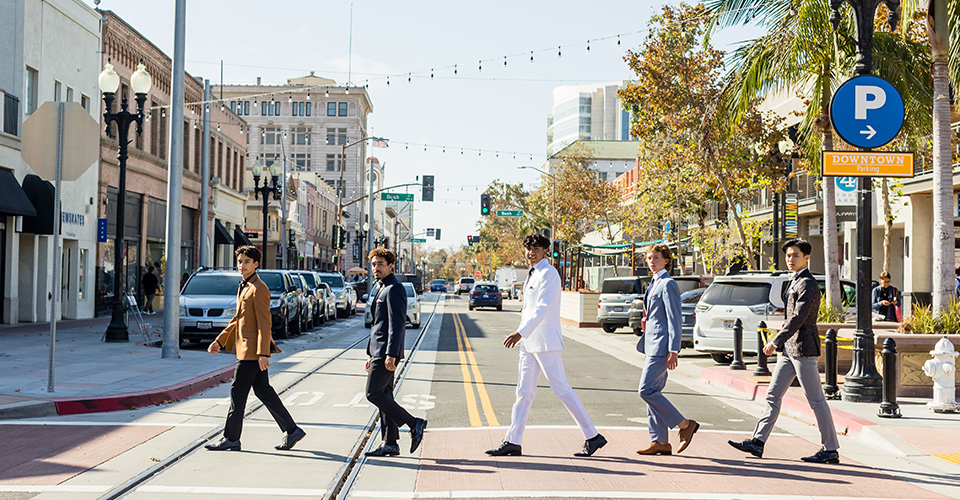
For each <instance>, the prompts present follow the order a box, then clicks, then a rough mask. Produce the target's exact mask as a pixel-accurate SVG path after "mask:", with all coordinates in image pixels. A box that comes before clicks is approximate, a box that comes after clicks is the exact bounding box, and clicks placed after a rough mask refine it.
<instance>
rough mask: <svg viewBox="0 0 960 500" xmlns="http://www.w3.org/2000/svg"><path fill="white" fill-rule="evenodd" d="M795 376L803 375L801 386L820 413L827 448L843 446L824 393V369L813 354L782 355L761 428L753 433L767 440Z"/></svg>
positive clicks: (815, 413) (758, 427) (811, 403)
mask: <svg viewBox="0 0 960 500" xmlns="http://www.w3.org/2000/svg"><path fill="white" fill-rule="evenodd" d="M794 378H799V379H800V387H801V388H802V389H803V392H804V394H806V396H807V403H809V404H810V408H811V409H812V410H813V414H814V415H815V416H816V417H817V427H818V428H819V429H820V444H821V445H823V448H824V449H825V450H827V451H834V450H836V449H838V448H840V443H839V442H838V441H837V429H836V427H834V425H833V415H831V413H830V405H828V404H827V399H826V398H825V397H824V396H823V386H821V385H820V370H818V369H817V358H816V357H813V356H807V357H801V358H791V357H790V356H787V355H780V359H778V360H777V367H776V368H774V370H773V378H771V379H770V387H768V388H767V405H766V407H765V408H764V409H763V416H762V417H760V422H758V423H757V430H756V431H754V433H753V437H755V438H757V439H759V440H761V441H763V442H766V441H767V439H768V438H769V437H770V432H772V431H773V426H774V424H776V423H777V417H779V416H780V402H781V401H782V400H783V395H784V394H786V392H787V389H788V388H789V387H790V384H792V383H793V379H794Z"/></svg>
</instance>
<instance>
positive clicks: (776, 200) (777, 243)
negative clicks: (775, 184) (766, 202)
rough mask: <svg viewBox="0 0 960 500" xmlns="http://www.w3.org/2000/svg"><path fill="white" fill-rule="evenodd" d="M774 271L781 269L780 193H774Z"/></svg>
mask: <svg viewBox="0 0 960 500" xmlns="http://www.w3.org/2000/svg"><path fill="white" fill-rule="evenodd" d="M772 233H773V269H774V270H777V269H780V193H778V192H776V191H774V192H773V230H772Z"/></svg>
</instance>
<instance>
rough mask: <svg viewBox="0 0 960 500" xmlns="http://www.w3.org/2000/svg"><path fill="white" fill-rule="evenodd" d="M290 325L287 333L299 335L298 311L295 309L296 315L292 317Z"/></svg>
mask: <svg viewBox="0 0 960 500" xmlns="http://www.w3.org/2000/svg"><path fill="white" fill-rule="evenodd" d="M292 325H293V326H290V327H289V331H288V332H287V333H289V334H290V335H300V311H297V316H296V317H295V318H293V323H292Z"/></svg>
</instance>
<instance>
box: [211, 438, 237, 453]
mask: <svg viewBox="0 0 960 500" xmlns="http://www.w3.org/2000/svg"><path fill="white" fill-rule="evenodd" d="M204 448H206V449H208V450H210V451H240V440H239V439H238V440H236V441H230V440H229V439H227V438H223V439H221V440H220V442H219V443H217V444H208V445H206V446H204Z"/></svg>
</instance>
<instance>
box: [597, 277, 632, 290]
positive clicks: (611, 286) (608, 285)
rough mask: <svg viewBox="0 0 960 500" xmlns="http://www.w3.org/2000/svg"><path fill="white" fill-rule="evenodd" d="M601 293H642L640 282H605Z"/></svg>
mask: <svg viewBox="0 0 960 500" xmlns="http://www.w3.org/2000/svg"><path fill="white" fill-rule="evenodd" d="M600 293H640V289H639V285H638V280H636V279H629V280H616V279H614V280H610V279H608V280H603V286H602V287H601V289H600Z"/></svg>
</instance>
